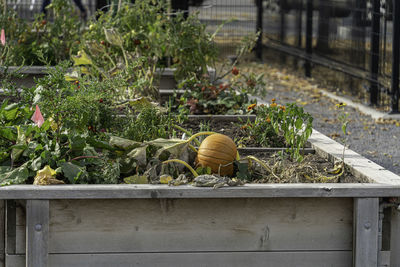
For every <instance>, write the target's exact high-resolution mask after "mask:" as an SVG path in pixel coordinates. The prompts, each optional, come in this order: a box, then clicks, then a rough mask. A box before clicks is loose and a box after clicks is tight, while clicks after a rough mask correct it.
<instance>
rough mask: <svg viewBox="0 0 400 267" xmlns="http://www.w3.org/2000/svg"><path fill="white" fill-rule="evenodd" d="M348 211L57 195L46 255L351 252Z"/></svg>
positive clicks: (267, 202)
mask: <svg viewBox="0 0 400 267" xmlns="http://www.w3.org/2000/svg"><path fill="white" fill-rule="evenodd" d="M352 208H353V203H352V199H350V198H338V199H328V198H326V199H309V198H304V199H162V200H144V199H139V200H70V201H67V200H54V201H51V204H50V240H49V253H97V252H105V253H106V252H107V253H109V252H115V253H121V252H125V253H128V252H179V251H180V252H183V251H186V252H189V251H282V250H351V249H352V221H353V218H352ZM23 234H24V233H20V235H23Z"/></svg>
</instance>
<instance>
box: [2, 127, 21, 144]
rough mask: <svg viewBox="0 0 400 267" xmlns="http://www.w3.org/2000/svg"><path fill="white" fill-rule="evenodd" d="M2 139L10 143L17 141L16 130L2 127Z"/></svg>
mask: <svg viewBox="0 0 400 267" xmlns="http://www.w3.org/2000/svg"><path fill="white" fill-rule="evenodd" d="M0 137H3V138H5V139H8V140H10V141H16V140H17V134H16V133H15V129H13V128H11V127H1V128H0Z"/></svg>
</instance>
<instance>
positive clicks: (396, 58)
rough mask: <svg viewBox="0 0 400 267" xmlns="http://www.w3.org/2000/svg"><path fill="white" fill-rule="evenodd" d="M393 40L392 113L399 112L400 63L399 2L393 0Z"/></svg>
mask: <svg viewBox="0 0 400 267" xmlns="http://www.w3.org/2000/svg"><path fill="white" fill-rule="evenodd" d="M392 14H393V41H392V91H391V93H392V113H399V95H400V91H399V64H400V51H399V45H400V25H399V23H400V3H399V2H398V0H393V13H392Z"/></svg>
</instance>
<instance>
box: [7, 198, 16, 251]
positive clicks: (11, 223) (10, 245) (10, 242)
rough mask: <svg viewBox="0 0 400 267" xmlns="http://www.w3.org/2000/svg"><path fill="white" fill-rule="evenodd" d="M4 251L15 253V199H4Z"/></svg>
mask: <svg viewBox="0 0 400 267" xmlns="http://www.w3.org/2000/svg"><path fill="white" fill-rule="evenodd" d="M5 216H6V221H5V222H6V225H5V228H6V229H5V231H6V242H5V246H6V253H7V254H15V249H16V203H15V200H7V201H6V214H5Z"/></svg>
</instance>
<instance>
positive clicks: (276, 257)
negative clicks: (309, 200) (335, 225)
mask: <svg viewBox="0 0 400 267" xmlns="http://www.w3.org/2000/svg"><path fill="white" fill-rule="evenodd" d="M351 258H352V255H351V251H315V252H309V251H304V252H303V251H302V252H292V251H282V252H215V253H212V252H201V253H135V254H50V255H49V266H57V267H71V266H74V267H110V266H113V267H125V266H135V267H140V266H152V267H171V266H174V267H181V266H182V267H187V266H191V267H204V266H209V267H212V266H217V267H244V266H246V267H252V266H254V267H258V266H264V267H288V266H296V267H311V266H313V267H332V266H335V267H350V266H351ZM7 262H9V263H10V264H12V265H8V266H7V267H11V266H12V267H23V266H24V256H23V255H13V256H7Z"/></svg>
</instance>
